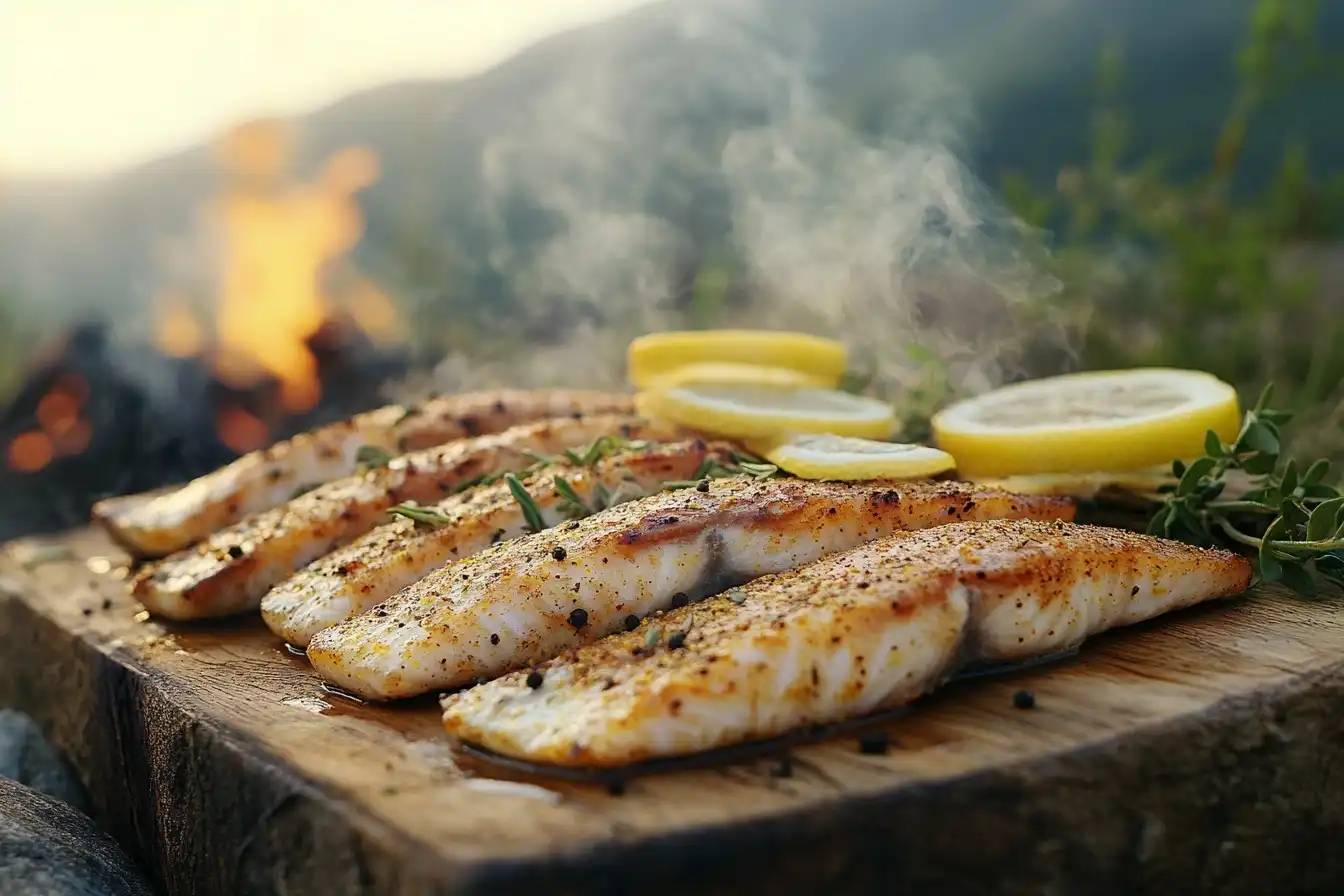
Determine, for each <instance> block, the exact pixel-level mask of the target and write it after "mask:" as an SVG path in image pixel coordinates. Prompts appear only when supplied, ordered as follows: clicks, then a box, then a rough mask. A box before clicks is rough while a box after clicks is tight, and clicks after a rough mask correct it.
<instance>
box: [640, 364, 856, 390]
mask: <svg viewBox="0 0 1344 896" xmlns="http://www.w3.org/2000/svg"><path fill="white" fill-rule="evenodd" d="M701 385H738V386H771V387H773V388H776V389H808V388H813V389H828V388H830V387H832V386H834V385H835V382H834V380H833V379H832V378H831V377H826V376H818V375H817V374H814V373H808V372H806V371H803V370H794V369H792V368H789V367H767V366H766V365H764V364H735V363H732V362H729V361H705V362H702V363H699V364H687V365H685V366H683V367H674V368H672V369H671V370H668V371H666V372H664V373H660V374H657V375H656V376H653V377H652V378H651V380H650V383H649V387H650V388H653V389H672V388H675V387H676V386H701Z"/></svg>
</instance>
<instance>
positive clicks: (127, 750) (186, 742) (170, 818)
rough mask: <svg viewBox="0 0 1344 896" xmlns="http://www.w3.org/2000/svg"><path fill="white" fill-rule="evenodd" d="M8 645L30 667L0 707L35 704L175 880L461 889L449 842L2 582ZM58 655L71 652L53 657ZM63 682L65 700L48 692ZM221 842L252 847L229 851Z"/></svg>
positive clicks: (98, 810)
mask: <svg viewBox="0 0 1344 896" xmlns="http://www.w3.org/2000/svg"><path fill="white" fill-rule="evenodd" d="M0 651H4V652H5V654H6V665H7V666H9V667H11V668H14V669H20V670H26V671H28V672H29V673H30V674H27V675H20V676H18V677H16V678H13V679H10V680H6V679H4V678H0V705H7V706H10V707H12V708H15V709H18V710H21V711H23V712H26V713H28V714H29V715H30V716H32V717H33V718H34V720H35V721H37V723H38V724H39V725H40V726H41V727H42V729H43V730H44V731H45V732H46V733H47V734H48V736H49V737H51V739H52V741H53V742H54V743H55V744H56V745H57V747H58V748H60V749H61V750H62V751H63V752H65V753H66V755H67V756H68V757H69V758H70V760H71V763H72V765H73V766H74V767H75V770H76V772H77V773H78V775H79V776H80V779H81V783H83V785H84V787H85V789H86V790H87V791H88V793H89V797H90V801H91V803H92V806H93V810H94V815H95V818H96V820H98V821H99V822H100V823H101V824H102V826H103V827H104V828H105V829H106V830H108V831H109V832H110V833H112V834H113V836H114V837H115V838H116V839H117V840H118V842H119V843H120V844H121V846H122V848H123V849H125V850H126V851H127V852H128V854H130V855H131V856H132V857H133V858H134V859H135V860H136V861H137V862H138V863H139V864H140V865H141V867H143V868H144V869H145V870H146V871H147V873H149V874H150V876H151V877H152V878H153V879H154V880H155V882H156V883H158V884H159V885H160V886H162V887H164V888H165V890H166V891H167V892H169V893H191V894H196V893H207V894H233V893H266V892H284V893H301V892H304V893H321V894H331V893H342V894H344V893H380V894H381V893H403V892H405V893H412V892H413V893H422V892H423V893H428V892H453V893H455V892H457V884H456V882H457V880H458V878H459V874H458V872H457V870H456V869H455V868H453V867H452V866H449V865H448V864H447V863H445V862H444V861H442V860H441V859H440V857H439V856H438V855H437V854H436V853H433V852H432V851H424V850H417V849H416V848H415V845H414V844H410V843H406V842H403V841H402V840H399V838H398V837H397V835H396V834H395V832H394V831H393V830H392V829H391V828H390V827H388V826H384V825H380V824H377V823H376V822H374V821H371V820H370V819H369V818H368V817H367V816H366V815H364V814H363V813H357V812H352V811H350V809H349V807H347V806H345V805H343V804H342V803H343V800H342V799H341V797H340V796H339V795H337V794H334V793H332V792H331V791H330V790H329V789H328V788H326V787H324V786H323V785H321V784H319V783H317V782H313V781H310V780H307V779H305V778H303V777H301V776H298V775H296V774H295V773H293V772H292V771H290V770H288V769H286V768H285V767H284V765H283V763H281V762H280V761H279V760H278V759H276V758H275V757H273V756H272V755H270V753H269V752H268V751H267V750H266V749H265V748H264V747H263V746H261V745H260V744H258V743H257V742H255V741H254V740H253V739H252V738H250V737H247V736H246V735H242V734H239V733H236V732H232V731H228V730H224V729H223V728H222V727H221V726H219V725H218V724H216V723H214V722H211V721H209V720H206V719H203V718H199V717H197V716H195V715H193V714H191V713H190V712H188V711H187V710H186V709H185V708H184V707H182V706H181V705H179V704H178V703H177V702H176V701H174V700H173V698H172V695H171V693H170V688H169V687H167V686H165V683H164V682H162V681H160V680H158V677H157V676H155V675H154V674H153V673H152V672H150V671H146V670H145V669H143V668H141V667H140V666H139V665H138V664H137V662H136V660H135V659H134V657H132V656H131V655H130V654H128V653H127V652H126V651H124V650H122V649H119V648H114V649H103V648H101V647H99V646H98V645H95V644H93V643H90V642H89V641H88V640H86V639H83V638H79V637H73V636H71V635H70V633H68V632H66V631H64V630H63V629H62V628H61V627H60V626H59V625H58V624H57V623H56V622H54V621H53V620H51V619H49V618H47V617H46V616H45V615H43V614H42V613H41V612H39V611H38V610H36V609H35V608H34V607H32V606H31V605H30V604H29V603H28V601H27V600H25V599H24V597H23V596H22V595H21V594H18V593H15V592H14V591H13V590H12V589H10V588H8V587H6V585H5V583H4V581H3V580H0ZM52 656H63V657H66V658H67V664H66V665H64V666H62V667H61V668H59V669H53V668H52V667H51V662H50V660H51V657H52ZM53 677H55V678H58V679H59V680H58V681H51V680H50V679H51V678H53ZM43 679H48V680H43ZM56 689H59V692H60V693H61V694H62V696H63V699H62V700H61V701H56V700H52V699H49V698H48V697H47V696H46V695H50V694H52V693H55V692H56ZM207 770H208V771H207ZM133 780H140V781H149V782H150V783H149V786H148V787H132V786H130V782H131V781H133ZM221 826H225V827H226V828H231V829H232V830H231V831H229V832H228V833H226V834H225V835H223V836H221V835H220V827H221ZM219 840H222V841H224V842H238V843H242V844H244V846H243V848H242V849H241V850H238V851H237V852H236V854H235V855H221V854H220V852H219V850H217V849H215V848H213V845H212V844H214V843H215V842H217V841H219Z"/></svg>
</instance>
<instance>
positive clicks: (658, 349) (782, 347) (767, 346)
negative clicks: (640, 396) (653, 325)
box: [627, 330, 848, 389]
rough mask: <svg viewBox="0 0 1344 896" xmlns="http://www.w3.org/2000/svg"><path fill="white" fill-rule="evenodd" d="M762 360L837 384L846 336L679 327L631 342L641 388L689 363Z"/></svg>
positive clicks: (631, 363) (632, 366)
mask: <svg viewBox="0 0 1344 896" xmlns="http://www.w3.org/2000/svg"><path fill="white" fill-rule="evenodd" d="M702 363H731V364H759V365H762V366H765V367H784V368H788V369H791V370H799V371H802V372H804V373H808V374H811V375H812V376H815V377H817V378H818V380H819V381H820V382H821V384H822V385H823V386H836V385H838V384H839V383H840V379H841V377H843V376H844V375H845V367H846V365H847V363H848V353H847V351H846V349H845V345H844V343H843V342H836V341H835V340H833V339H823V338H821V337H820V336H812V335H810V334H808V333H791V332H788V331H784V330H678V331H673V332H668V333H650V334H648V335H647V336H640V337H639V338H637V339H635V340H633V341H632V342H631V343H630V348H629V350H628V352H627V366H628V367H629V374H630V381H631V382H632V383H634V384H635V385H636V386H638V387H639V388H641V389H645V388H650V387H652V386H654V384H655V383H654V381H655V380H656V379H657V378H658V377H659V376H660V375H662V374H665V373H668V372H669V371H672V370H675V369H676V368H678V367H685V366H686V365H688V364H702Z"/></svg>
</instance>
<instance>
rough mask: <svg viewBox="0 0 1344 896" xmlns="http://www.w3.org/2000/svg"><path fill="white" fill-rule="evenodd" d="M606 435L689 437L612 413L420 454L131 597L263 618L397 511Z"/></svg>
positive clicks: (145, 576) (145, 581) (218, 548)
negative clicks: (292, 586)
mask: <svg viewBox="0 0 1344 896" xmlns="http://www.w3.org/2000/svg"><path fill="white" fill-rule="evenodd" d="M605 435H623V436H625V437H627V438H637V439H656V440H659V441H666V440H670V439H676V438H684V437H685V436H686V433H685V431H684V430H682V429H680V428H678V427H675V426H673V425H672V424H668V423H659V422H656V421H647V420H644V419H642V418H639V417H628V416H623V415H605V414H604V415H598V416H595V417H580V418H574V417H566V418H563V419H558V420H543V421H540V422H537V423H528V424H523V425H521V426H516V427H514V428H512V429H508V430H505V431H504V432H502V433H496V434H495V435H489V436H479V437H477V438H474V439H461V440H459V441H456V442H449V443H448V444H446V445H442V446H440V447H438V448H430V449H428V450H425V451H416V452H412V453H410V454H406V455H402V456H401V457H397V458H394V459H393V460H391V461H390V462H389V463H388V464H387V466H385V467H379V468H376V469H372V470H367V471H365V472H363V473H358V474H356V475H354V476H348V477H346V478H344V479H338V480H336V481H334V482H328V483H327V484H325V485H322V486H319V487H318V488H316V489H314V490H313V491H311V492H308V493H307V494H304V495H300V496H299V497H297V498H295V499H294V500H292V501H290V502H289V503H288V504H286V505H285V506H283V507H277V508H275V509H273V510H268V511H265V512H263V513H260V514H258V515H256V516H253V517H250V518H248V519H246V520H244V521H243V522H241V523H238V524H237V525H235V526H230V527H229V528H227V529H224V530H223V531H221V532H217V533H215V534H214V535H212V536H211V537H210V538H209V539H208V540H207V541H204V542H202V543H201V544H198V545H196V546H194V547H191V548H188V549H187V550H185V551H181V552H179V553H177V554H173V555H172V556H170V557H165V558H164V559H163V560H160V561H158V562H157V563H155V564H153V565H151V566H149V567H147V568H145V569H143V570H141V572H140V574H139V575H137V576H136V578H135V580H134V582H133V583H132V590H133V591H134V593H135V596H136V597H138V598H139V599H140V600H141V601H142V602H143V603H144V604H145V606H146V607H147V608H148V609H149V610H150V612H152V613H156V614H158V615H160V616H166V617H168V618H169V619H194V618H201V617H207V616H226V615H229V614H232V613H238V612H241V611H244V610H251V609H255V608H256V607H257V605H258V604H259V603H260V601H261V598H262V596H263V595H265V594H266V592H267V591H269V590H270V589H271V588H272V587H274V586H275V585H277V584H279V583H280V582H282V581H284V580H285V579H286V578H288V577H289V576H291V575H293V574H294V573H295V572H297V571H298V570H300V569H302V568H303V567H304V566H306V565H307V564H309V563H311V562H312V561H313V560H316V559H317V558H318V557H321V556H322V555H324V554H328V553H330V552H331V551H333V550H335V549H336V548H338V547H340V546H342V545H344V544H348V543H349V542H351V541H352V540H354V539H355V538H358V537H359V536H360V535H363V534H364V533H365V532H368V531H369V530H370V529H372V528H373V527H375V526H377V525H379V524H380V523H382V522H385V521H386V520H387V515H386V511H387V510H388V508H390V507H392V506H393V505H395V504H399V503H401V502H403V501H416V502H424V503H427V502H430V501H437V500H439V499H441V498H443V497H444V496H445V495H447V494H448V493H449V492H451V491H452V490H453V489H454V488H457V487H460V486H462V485H464V484H466V483H468V482H470V481H471V480H472V479H474V478H477V477H479V476H481V475H482V474H488V473H495V472H504V471H516V470H522V469H525V468H526V467H528V466H530V465H531V464H532V463H534V462H535V454H537V453H541V454H551V453H554V452H558V451H562V450H564V449H566V448H573V447H576V446H578V445H582V444H584V443H586V442H591V441H593V440H595V439H598V438H600V437H602V436H605Z"/></svg>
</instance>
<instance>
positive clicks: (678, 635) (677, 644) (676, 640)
mask: <svg viewBox="0 0 1344 896" xmlns="http://www.w3.org/2000/svg"><path fill="white" fill-rule="evenodd" d="M685 646H686V633H685V632H673V633H672V636H671V637H670V638H668V639H667V648H668V650H680V649H681V648H683V647H685Z"/></svg>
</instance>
